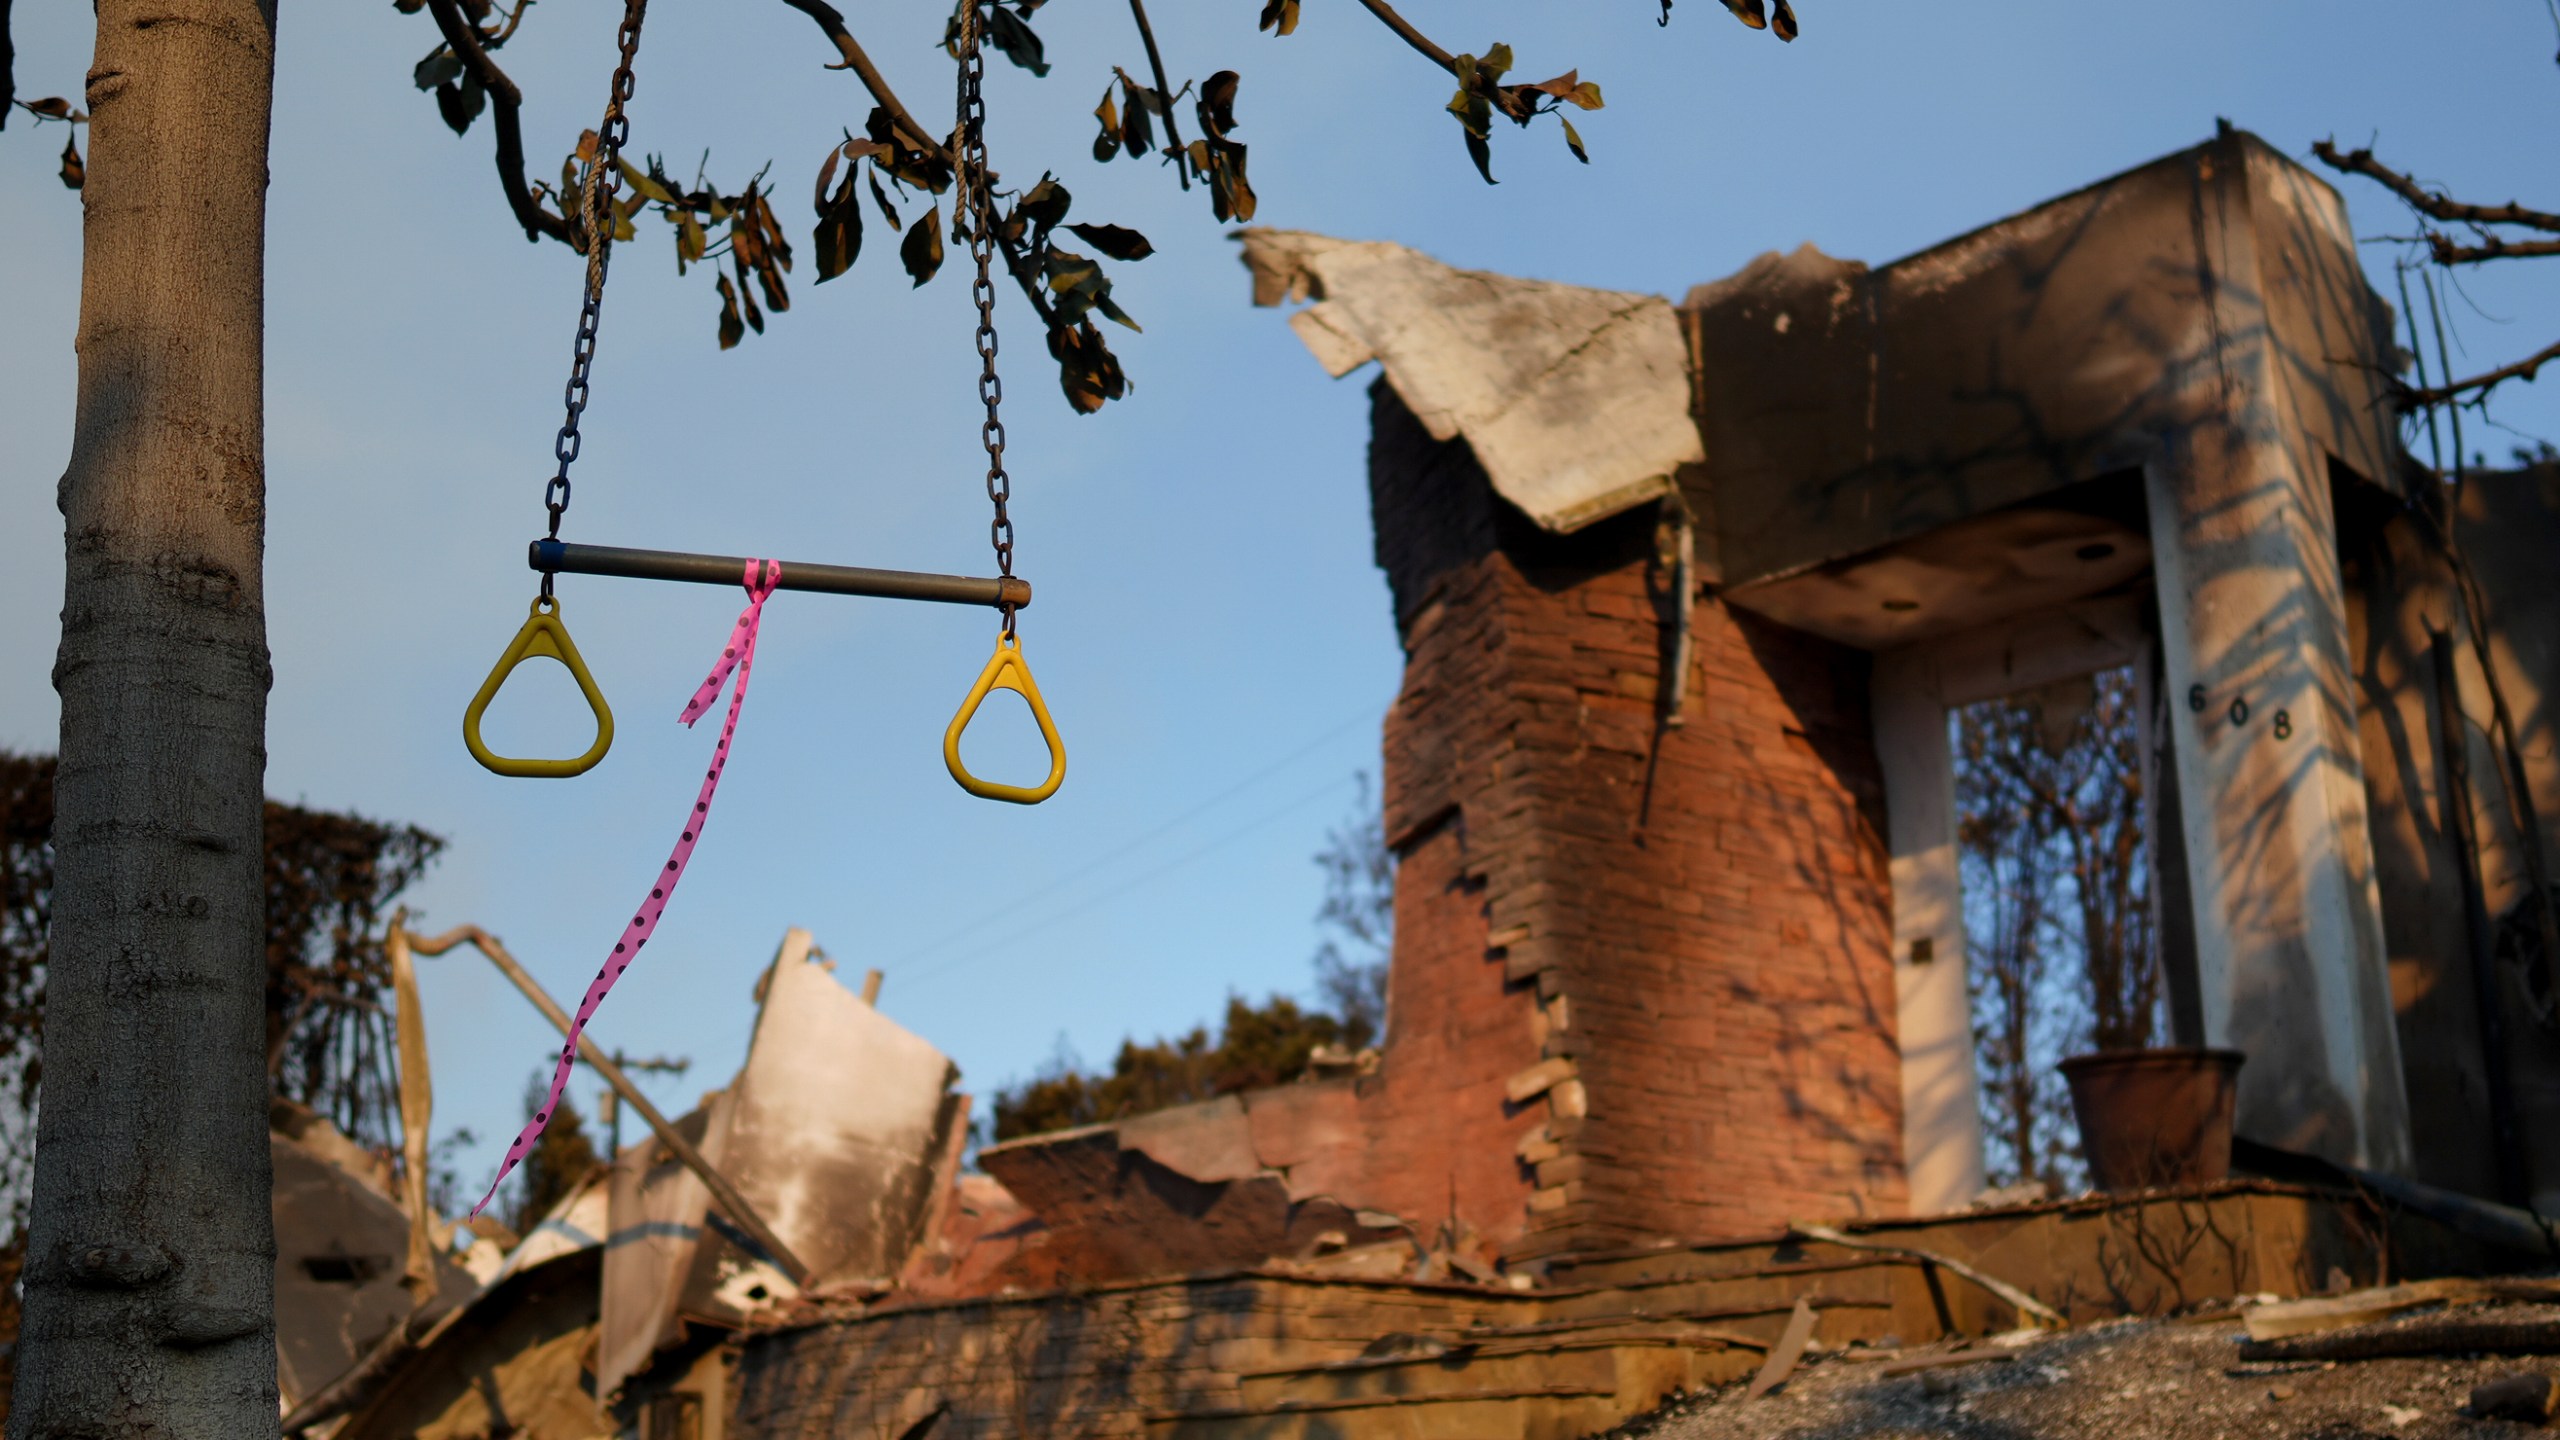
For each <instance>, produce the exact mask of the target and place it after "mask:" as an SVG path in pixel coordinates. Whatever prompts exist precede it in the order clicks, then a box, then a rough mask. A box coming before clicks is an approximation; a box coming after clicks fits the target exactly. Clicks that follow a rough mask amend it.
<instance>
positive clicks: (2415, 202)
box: [2311, 140, 2560, 234]
mask: <svg viewBox="0 0 2560 1440" xmlns="http://www.w3.org/2000/svg"><path fill="white" fill-rule="evenodd" d="M2311 153H2312V154H2314V155H2317V156H2319V157H2320V159H2321V162H2322V163H2323V164H2326V165H2327V166H2328V167H2329V168H2331V169H2333V170H2338V171H2343V172H2345V173H2347V174H2351V175H2363V176H2366V177H2368V178H2370V179H2374V180H2378V181H2380V182H2382V184H2383V186H2384V188H2386V189H2388V190H2389V191H2391V193H2392V194H2394V195H2397V196H2399V197H2400V198H2401V199H2403V200H2405V201H2407V202H2409V205H2410V207H2411V208H2412V209H2414V210H2416V211H2417V212H2418V213H2419V214H2421V215H2425V216H2428V217H2430V218H2432V219H2436V220H2442V221H2444V222H2446V223H2447V224H2453V225H2523V226H2526V227H2528V228H2530V229H2534V230H2548V231H2551V232H2553V233H2554V234H2560V215H2554V214H2551V213H2550V212H2548V211H2543V210H2527V209H2526V208H2524V207H2523V206H2521V205H2519V204H2517V203H2516V202H2514V201H2512V200H2510V201H2508V202H2507V203H2506V204H2504V205H2468V204H2465V203H2463V202H2462V201H2459V200H2455V199H2453V198H2451V197H2449V196H2445V195H2440V194H2438V193H2436V192H2435V191H2432V190H2429V189H2427V188H2426V187H2425V186H2423V185H2420V184H2419V183H2418V182H2417V181H2416V180H2414V179H2411V178H2410V177H2409V176H2406V175H2403V174H2401V173H2400V172H2399V171H2397V170H2394V169H2392V168H2391V167H2389V166H2387V165H2385V164H2383V163H2382V162H2381V161H2379V160H2376V159H2374V158H2373V152H2372V151H2370V150H2349V151H2344V152H2341V151H2340V150H2339V149H2338V147H2337V145H2336V144H2335V143H2334V142H2332V141H2328V140H2322V141H2318V142H2316V143H2315V144H2313V145H2312V147H2311Z"/></svg>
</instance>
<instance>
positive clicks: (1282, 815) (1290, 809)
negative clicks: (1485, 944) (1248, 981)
mask: <svg viewBox="0 0 2560 1440" xmlns="http://www.w3.org/2000/svg"><path fill="white" fill-rule="evenodd" d="M1350 783H1351V777H1350V776H1348V775H1346V776H1343V777H1341V778H1339V779H1334V780H1328V781H1326V782H1325V783H1324V784H1322V785H1319V786H1317V787H1316V788H1315V789H1313V790H1310V791H1308V792H1307V793H1306V794H1304V795H1301V796H1299V797H1298V798H1297V799H1295V800H1292V801H1290V802H1289V803H1288V804H1286V805H1283V806H1281V807H1280V808H1279V809H1277V810H1273V811H1271V812H1269V813H1268V814H1265V815H1263V816H1261V817H1259V818H1257V819H1254V820H1251V821H1248V822H1246V823H1245V824H1243V825H1240V826H1238V827H1236V828H1235V829H1233V830H1230V831H1228V832H1227V833H1226V834H1224V835H1221V836H1219V837H1218V838H1217V839H1215V840H1211V841H1209V842H1207V843H1206V844H1203V845H1199V846H1197V847H1194V848H1193V849H1190V850H1187V851H1184V852H1183V853H1182V854H1180V855H1177V856H1175V857H1174V858H1173V859H1171V860H1168V861H1166V862H1165V863H1164V864H1162V865H1159V866H1157V867H1156V868H1155V869H1153V870H1149V871H1147V872H1146V873H1145V874H1143V875H1139V876H1137V877H1136V878H1134V879H1131V880H1129V881H1127V882H1125V883H1123V884H1121V885H1117V886H1114V887H1113V888H1111V889H1109V890H1105V891H1103V892H1102V893H1101V894H1099V895H1092V896H1088V897H1086V898H1085V899H1084V900H1081V901H1079V902H1077V903H1076V904H1073V905H1070V906H1068V907H1067V908H1066V909H1064V910H1060V911H1057V912H1056V913H1054V914H1051V915H1046V916H1043V917H1042V918H1041V919H1039V920H1038V921H1036V922H1034V923H1032V924H1029V925H1025V926H1023V927H1022V928H1021V929H1019V930H1016V931H1014V932H1013V933H1011V934H1009V935H1006V936H1004V937H1003V938H1001V939H999V940H995V941H991V942H989V943H988V944H985V945H981V946H979V947H978V948H977V949H975V950H970V951H966V952H964V953H962V954H959V955H955V956H953V957H952V958H950V959H948V960H945V961H942V962H941V963H939V964H935V965H925V966H921V967H919V968H918V969H916V970H913V971H903V972H901V974H900V979H902V980H904V981H906V982H907V983H910V984H912V983H914V981H915V980H916V979H917V977H918V976H919V975H931V974H936V973H939V972H941V971H944V970H948V969H952V968H955V967H957V966H960V965H965V964H967V963H968V962H970V961H972V960H976V959H979V958H980V957H982V956H987V955H992V954H994V953H996V952H997V951H999V950H1002V949H1004V948H1005V947H1006V946H1009V945H1012V944H1014V943H1015V942H1016V941H1020V940H1023V939H1027V938H1028V937H1030V936H1033V935H1036V934H1038V933H1040V932H1041V931H1043V930H1045V929H1047V928H1048V927H1050V926H1052V925H1055V924H1057V923H1058V922H1059V921H1061V920H1069V919H1073V918H1074V917H1076V916H1078V915H1081V914H1083V913H1084V912H1085V911H1087V910H1090V909H1092V908H1093V907H1095V906H1096V905H1100V904H1102V903H1103V902H1104V901H1106V900H1114V899H1117V898H1119V897H1120V896H1122V895H1125V894H1127V893H1129V892H1130V891H1132V890H1135V889H1137V888H1138V887H1139V886H1141V885H1145V884H1148V883H1150V882H1151V881H1155V880H1159V879H1162V878H1163V877H1164V876H1166V875H1168V874H1171V873H1172V872H1173V871H1176V870H1179V869H1181V868H1182V867H1183V866H1185V865H1188V864H1190V863H1191V862H1192V861H1194V860H1197V859H1199V858H1201V857H1202V856H1204V855H1207V854H1209V853H1211V852H1212V851H1215V850H1218V849H1221V848H1223V847H1225V846H1226V845H1228V844H1230V843H1232V842H1234V841H1237V840H1241V839H1243V838H1244V837H1245V836H1247V835H1250V834H1252V833H1253V832H1254V831H1256V830H1260V829H1262V828H1263V827H1264V826H1266V825H1270V824H1272V823H1274V822H1276V821H1279V820H1283V819H1286V818H1288V817H1289V816H1290V815H1293V814H1295V813H1297V812H1298V811H1300V810H1303V809H1305V808H1306V807H1307V806H1308V805H1310V804H1312V803H1314V802H1315V801H1317V800H1321V799H1323V798H1324V797H1325V796H1327V795H1330V794H1332V793H1333V792H1334V791H1336V790H1339V789H1341V788H1342V787H1343V786H1345V785H1348V784H1350Z"/></svg>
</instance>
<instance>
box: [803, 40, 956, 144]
mask: <svg viewBox="0 0 2560 1440" xmlns="http://www.w3.org/2000/svg"><path fill="white" fill-rule="evenodd" d="M782 3H783V4H785V5H788V6H790V7H791V8H792V9H794V10H797V11H799V12H800V13H801V14H803V15H806V16H808V17H809V18H810V19H812V20H815V21H817V22H818V28H819V29H821V30H823V31H825V32H826V33H827V38H828V39H829V40H831V41H833V42H835V47H836V53H837V54H839V55H842V56H843V57H844V63H843V64H841V65H830V66H828V67H827V68H828V69H830V70H850V71H852V72H853V73H854V75H855V77H856V78H858V79H860V80H861V81H862V88H863V89H865V90H868V91H870V92H871V98H872V99H873V100H875V101H877V102H878V103H879V105H880V108H881V109H883V110H886V111H888V112H889V120H890V123H891V124H894V125H896V126H897V127H898V128H899V129H901V130H903V131H905V132H906V134H907V139H908V140H909V141H911V142H912V143H913V144H914V145H915V147H916V148H917V149H919V150H922V151H923V152H925V153H926V154H927V155H930V156H932V157H933V158H934V159H936V160H939V161H941V162H942V163H944V164H946V165H950V166H952V167H953V168H955V169H956V168H958V162H957V161H955V160H954V159H953V158H952V156H951V155H950V154H949V153H948V152H947V151H945V150H944V149H943V148H942V143H941V142H940V141H938V140H936V139H934V138H933V132H931V131H929V130H927V129H925V128H924V127H923V126H922V125H919V124H917V123H916V117H914V116H913V115H910V114H908V113H907V107H906V105H905V104H904V103H903V102H902V101H900V100H899V99H898V95H897V92H896V91H894V90H891V89H890V88H889V81H888V78H887V77H886V76H883V75H882V74H881V73H880V67H879V66H877V65H874V64H872V63H871V57H870V55H868V54H866V53H865V52H864V51H863V48H862V42H861V41H859V40H856V39H854V38H853V32H852V31H851V30H848V29H846V28H845V23H844V12H843V11H841V10H838V9H837V8H836V7H834V6H833V5H830V4H828V3H827V0H782Z"/></svg>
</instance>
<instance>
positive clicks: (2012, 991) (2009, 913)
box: [1954, 670, 2161, 1185]
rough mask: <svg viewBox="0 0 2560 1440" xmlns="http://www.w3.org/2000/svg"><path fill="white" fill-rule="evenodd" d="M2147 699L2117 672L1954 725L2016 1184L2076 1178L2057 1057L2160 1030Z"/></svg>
mask: <svg viewBox="0 0 2560 1440" xmlns="http://www.w3.org/2000/svg"><path fill="white" fill-rule="evenodd" d="M2138 704H2139V699H2138V691H2137V688H2136V686H2135V684H2134V681H2133V675H2132V672H2131V671H2129V670H2113V671H2105V672H2101V673H2100V674H2097V675H2094V676H2091V677H2089V678H2088V679H2087V680H2085V681H2074V682H2067V683H2065V684H2063V685H2058V686H2053V687H2048V688H2047V689H2045V690H2042V691H2038V692H2033V693H2031V694H2027V695H2022V696H2013V697H2010V698H2007V699H2002V700H1994V701H1989V702H1986V703H1983V704H1980V705H1972V706H1967V707H1965V708H1964V709H1963V710H1962V711H1960V712H1958V715H1957V717H1956V718H1955V721H1954V724H1955V728H1956V734H1955V749H1956V794H1957V811H1958V816H1959V819H1958V826H1957V841H1958V846H1959V855H1960V861H1961V864H1962V866H1963V877H1964V892H1965V902H1966V904H1965V919H1966V927H1967V930H1968V932H1969V933H1970V935H1971V936H1972V946H1971V950H1972V953H1971V956H1970V957H1969V958H1970V961H1971V964H1970V965H1969V967H1968V968H1969V973H1970V977H1971V981H1972V985H1973V992H1974V1033H1975V1045H1976V1051H1977V1059H1978V1063H1979V1064H1980V1066H1981V1074H1982V1079H1983V1109H1984V1116H1983V1118H1984V1122H1985V1125H1986V1128H1987V1129H1988V1130H1989V1131H1990V1133H1991V1135H1992V1137H1993V1141H1994V1143H1993V1146H1992V1153H1993V1159H1994V1165H1993V1170H1994V1173H1995V1174H1999V1175H2001V1178H2004V1179H2009V1180H2018V1179H2026V1178H2030V1177H2036V1178H2042V1179H2045V1180H2047V1181H2048V1182H2049V1183H2054V1184H2057V1185H2059V1184H2062V1183H2064V1182H2065V1181H2066V1180H2067V1179H2069V1178H2071V1177H2072V1176H2074V1175H2076V1173H2077V1171H2078V1168H2079V1157H2078V1147H2077V1139H2078V1132H2077V1129H2076V1127H2075V1126H2073V1125H2072V1124H2071V1123H2070V1119H2069V1114H2070V1111H2069V1100H2068V1097H2067V1094H2066V1093H2065V1091H2064V1089H2063V1087H2062V1084H2061V1081H2060V1078H2059V1076H2058V1074H2057V1073H2056V1072H2055V1071H2054V1069H2053V1064H2054V1062H2055V1061H2056V1060H2058V1059H2060V1058H2061V1057H2062V1056H2063V1055H2064V1054H2066V1053H2069V1052H2071V1051H2074V1050H2079V1049H2098V1050H2131V1049H2140V1048H2142V1047H2144V1046H2146V1045H2149V1044H2151V1043H2152V1042H2153V1040H2154V1038H2155V1037H2156V1036H2157V1034H2158V1029H2159V1014H2160V1004H2161V971H2160V963H2159V949H2158V946H2157V944H2156V943H2155V937H2154V935H2153V922H2152V908H2151V906H2152V897H2151V856H2150V850H2149V845H2148V841H2147V837H2146V834H2145V831H2144V828H2143V775H2142V742H2141V734H2142V726H2141V716H2140V713H2139V710H2138ZM2075 962H2076V963H2075ZM2003 1172H2005V1173H2003Z"/></svg>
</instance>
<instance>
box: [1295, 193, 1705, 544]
mask: <svg viewBox="0 0 2560 1440" xmlns="http://www.w3.org/2000/svg"><path fill="white" fill-rule="evenodd" d="M1244 246H1245V253H1244V258H1245V263H1246V264H1247V265H1248V266H1250V267H1251V268H1252V270H1253V272H1254V303H1256V304H1258V305H1277V304H1280V303H1282V302H1283V301H1285V300H1292V299H1299V300H1303V299H1309V298H1312V299H1314V300H1316V301H1317V303H1316V304H1315V305H1314V306H1312V307H1311V308H1309V309H1306V310H1302V311H1300V312H1298V313H1297V314H1295V315H1293V316H1291V317H1290V323H1291V326H1292V327H1293V328H1294V329H1295V330H1296V331H1297V332H1298V336H1299V338H1300V339H1302V340H1304V341H1305V342H1306V344H1307V347H1308V349H1309V350H1311V351H1313V352H1314V354H1315V356H1316V359H1317V360H1318V361H1319V362H1320V363H1322V364H1323V366H1324V367H1325V369H1326V370H1327V371H1328V372H1330V373H1331V374H1333V375H1335V376H1337V377H1339V376H1342V375H1347V374H1349V373H1350V372H1351V371H1353V370H1355V369H1357V368H1359V367H1360V366H1361V365H1364V364H1366V363H1368V362H1369V361H1371V360H1376V361H1378V362H1379V364H1380V365H1381V366H1382V367H1383V368H1384V369H1385V371H1386V378H1387V383H1388V384H1389V385H1391V386H1393V387H1394V388H1395V392H1396V394H1397V395H1398V396H1400V397H1402V398H1403V400H1404V402H1405V405H1406V406H1407V407H1408V408H1410V409H1411V410H1412V411H1413V413H1414V414H1415V415H1416V416H1417V417H1419V418H1420V419H1421V421H1422V423H1423V424H1424V425H1425V426H1426V427H1428V428H1429V430H1430V432H1431V435H1432V438H1433V439H1436V440H1448V439H1451V438H1453V437H1455V436H1460V435H1463V436H1465V437H1466V440H1467V443H1468V445H1469V446H1470V447H1472V448H1473V449H1474V451H1475V453H1476V457H1477V459H1478V460H1479V461H1480V462H1481V463H1482V464H1483V466H1484V469H1485V473H1486V474H1487V475H1489V476H1491V477H1492V480H1493V485H1494V488H1495V489H1496V490H1497V491H1499V492H1500V493H1501V494H1502V497H1503V498H1504V499H1506V500H1509V501H1510V502H1511V503H1512V504H1514V505H1517V506H1519V507H1520V509H1521V510H1522V511H1523V512H1524V513H1526V514H1527V515H1528V516H1529V517H1530V518H1531V519H1533V520H1535V521H1537V523H1538V524H1540V525H1541V526H1544V527H1545V528H1547V529H1549V530H1555V531H1572V530H1578V529H1580V528H1582V527H1583V526H1585V525H1588V524H1590V523H1592V522H1593V521H1595V520H1602V519H1606V518H1607V517H1609V516H1611V515H1614V514H1617V513H1618V512H1619V511H1621V510H1624V509H1626V508H1627V507H1628V506H1630V505H1635V504H1639V503H1641V502H1643V501H1646V500H1650V499H1653V498H1655V497H1657V496H1660V495H1664V494H1667V493H1669V492H1670V490H1671V489H1672V480H1673V477H1674V476H1675V475H1677V474H1678V472H1679V470H1680V468H1681V467H1682V466H1684V465H1692V464H1695V463H1697V462H1698V461H1700V460H1702V459H1704V458H1705V453H1704V451H1703V450H1702V449H1701V448H1700V445H1699V440H1698V430H1697V427H1696V426H1695V425H1694V424H1692V423H1691V422H1690V419H1689V377H1688V363H1687V362H1688V357H1687V355H1686V353H1685V349H1684V346H1683V342H1682V340H1681V337H1680V326H1679V322H1678V319H1677V317H1675V316H1674V315H1673V313H1672V309H1671V305H1670V303H1669V302H1668V301H1666V300H1664V299H1662V298H1661V297H1659V296H1655V295H1633V294H1628V293H1626V292H1623V291H1617V290H1592V289H1587V288H1585V287H1583V286H1579V285H1559V284H1554V283H1552V282H1548V281H1543V280H1517V279H1513V278H1512V277H1510V276H1507V275H1493V274H1488V273H1485V272H1483V271H1477V270H1459V269H1455V268H1453V267H1451V266H1448V265H1444V264H1442V263H1440V262H1439V261H1437V260H1434V259H1432V258H1431V257H1430V256H1428V255H1424V254H1422V253H1420V252H1418V251H1414V250H1408V249H1406V248H1405V247H1404V246H1401V245H1389V244H1383V243H1379V242H1375V241H1370V242H1353V241H1348V240H1334V239H1329V238H1327V237H1325V236H1322V235H1314V234H1310V233H1308V232H1305V231H1300V230H1248V231H1246V232H1244Z"/></svg>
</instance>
